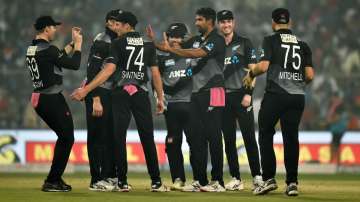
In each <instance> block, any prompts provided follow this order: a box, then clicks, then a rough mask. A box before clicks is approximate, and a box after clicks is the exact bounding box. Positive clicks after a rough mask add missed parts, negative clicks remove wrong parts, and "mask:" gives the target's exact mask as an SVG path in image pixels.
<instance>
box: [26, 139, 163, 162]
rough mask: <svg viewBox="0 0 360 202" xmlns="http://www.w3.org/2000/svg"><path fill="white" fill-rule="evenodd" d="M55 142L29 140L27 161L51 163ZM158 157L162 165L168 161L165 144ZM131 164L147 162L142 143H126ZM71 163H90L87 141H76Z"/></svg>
mask: <svg viewBox="0 0 360 202" xmlns="http://www.w3.org/2000/svg"><path fill="white" fill-rule="evenodd" d="M54 147H55V143H54V142H39V141H29V142H27V143H26V163H51V161H52V158H53V155H54ZM156 147H157V152H158V159H159V163H160V164H161V165H163V164H166V163H167V159H166V154H165V144H161V143H159V144H157V145H156ZM126 149H127V159H128V162H129V164H146V162H145V157H144V155H143V150H142V146H141V143H128V144H127V145H126ZM69 163H73V164H88V163H89V158H88V153H87V146H86V142H76V143H75V144H74V145H73V148H72V150H71V153H70V157H69Z"/></svg>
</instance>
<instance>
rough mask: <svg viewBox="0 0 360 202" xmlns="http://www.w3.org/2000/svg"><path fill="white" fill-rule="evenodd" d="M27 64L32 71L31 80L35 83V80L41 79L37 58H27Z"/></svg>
mask: <svg viewBox="0 0 360 202" xmlns="http://www.w3.org/2000/svg"><path fill="white" fill-rule="evenodd" d="M26 64H27V67H28V68H29V70H30V75H31V79H32V80H33V81H34V80H35V79H39V78H40V73H39V68H38V65H37V63H36V59H35V57H26Z"/></svg>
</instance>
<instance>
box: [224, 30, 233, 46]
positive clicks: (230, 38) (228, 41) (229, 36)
mask: <svg viewBox="0 0 360 202" xmlns="http://www.w3.org/2000/svg"><path fill="white" fill-rule="evenodd" d="M233 36H234V32H230V33H229V34H224V38H225V43H226V45H229V44H230V43H231V41H232V39H233Z"/></svg>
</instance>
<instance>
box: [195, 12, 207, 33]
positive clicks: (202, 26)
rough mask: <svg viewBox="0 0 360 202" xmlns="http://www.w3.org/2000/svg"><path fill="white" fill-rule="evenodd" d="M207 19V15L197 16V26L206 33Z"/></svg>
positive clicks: (201, 31)
mask: <svg viewBox="0 0 360 202" xmlns="http://www.w3.org/2000/svg"><path fill="white" fill-rule="evenodd" d="M207 23H208V22H207V20H206V18H205V17H203V16H200V15H196V17H195V26H196V27H197V28H198V30H199V32H200V33H202V34H203V33H205V32H206V31H207Z"/></svg>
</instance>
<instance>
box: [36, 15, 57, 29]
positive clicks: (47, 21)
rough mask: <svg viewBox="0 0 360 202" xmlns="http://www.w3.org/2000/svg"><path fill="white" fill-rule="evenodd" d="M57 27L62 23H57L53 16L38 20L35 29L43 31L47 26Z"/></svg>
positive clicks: (41, 17) (42, 17)
mask: <svg viewBox="0 0 360 202" xmlns="http://www.w3.org/2000/svg"><path fill="white" fill-rule="evenodd" d="M56 25H61V22H55V20H54V19H53V18H52V17H51V16H40V17H39V18H38V19H36V22H35V24H34V28H35V29H36V30H42V29H44V28H45V27H46V26H56Z"/></svg>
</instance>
